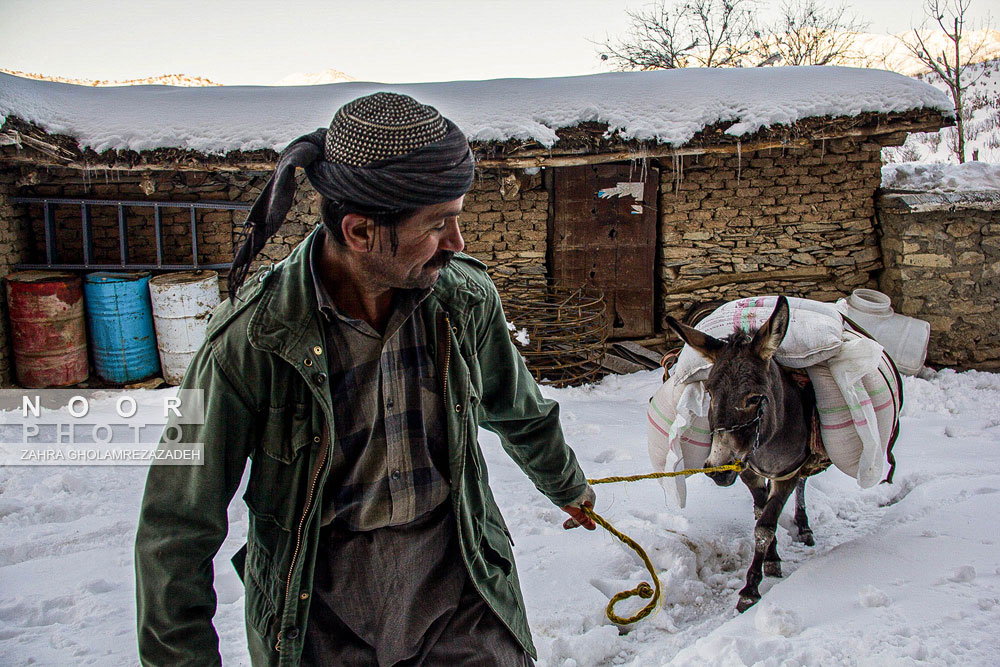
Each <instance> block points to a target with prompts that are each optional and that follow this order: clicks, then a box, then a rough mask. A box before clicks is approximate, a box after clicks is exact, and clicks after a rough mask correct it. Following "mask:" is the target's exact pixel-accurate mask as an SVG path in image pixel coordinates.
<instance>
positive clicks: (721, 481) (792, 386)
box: [667, 296, 830, 612]
mask: <svg viewBox="0 0 1000 667" xmlns="http://www.w3.org/2000/svg"><path fill="white" fill-rule="evenodd" d="M788 321H789V309H788V299H786V298H785V297H783V296H781V297H778V303H777V305H776V306H775V308H774V312H773V313H771V316H770V317H769V318H768V320H767V322H765V323H764V325H763V326H761V327H760V329H758V330H757V331H756V332H755V333H754V334H753V335H752V336H751V335H749V334H746V333H744V332H742V331H739V330H738V331H736V332H735V333H733V334H732V335H730V336H729V337H728V338H726V339H725V340H719V339H717V338H714V337H712V336H710V335H708V334H706V333H703V332H701V331H698V330H697V329H694V328H692V327H689V326H686V325H684V324H681V323H680V322H678V321H677V320H675V319H674V318H672V317H667V324H668V325H669V326H670V328H671V329H673V330H674V331H675V332H676V333H677V335H678V336H680V337H681V339H682V340H683V341H684V342H685V343H687V344H688V345H690V346H691V347H693V348H694V349H695V350H697V351H698V352H699V353H701V354H702V355H703V356H705V357H706V358H708V359H709V360H710V361H712V369H711V371H710V372H709V375H708V380H707V381H706V389H707V390H708V392H709V394H710V395H711V397H712V406H711V409H710V411H709V424H710V426H711V428H712V447H711V449H710V450H709V454H708V460H707V461H705V465H706V467H712V466H721V465H727V464H731V463H733V462H734V461H736V460H739V461H741V462H742V464H743V470H742V471H741V472H739V473H737V472H735V471H728V472H717V473H709V476H710V477H711V478H712V479H713V480H714V481H715V483H716V484H718V485H719V486H730V485H731V484H733V483H734V482H735V481H736V477H737V475H739V478H740V479H741V480H743V483H744V484H746V485H747V488H748V489H750V494H751V495H752V496H753V504H754V516H755V517H756V519H757V524H756V526H755V527H754V556H753V562H751V564H750V568H749V569H748V570H747V577H746V585H745V586H744V587H743V589H742V590H741V591H740V599H739V603H738V604H737V605H736V608H737V609H738V610H739V611H740V612H743V611H746V610H747V609H749V608H750V607H751V606H753V605H754V604H756V603H757V601H758V600H760V591H759V590H758V586H759V585H760V582H761V579H762V578H763V574H766V575H768V576H771V577H780V576H781V559H780V558H779V557H778V550H777V540H776V539H775V534H774V531H775V529H776V528H777V525H778V517H779V516H780V514H781V510H782V508H783V507H784V506H785V502H787V500H788V497H789V496H790V495H791V493H792V490H793V489H794V490H796V491H797V493H796V503H795V525H796V527H797V528H798V535H797V539H798V540H799V541H801V542H804V543H805V544H807V545H809V546H813V545H814V544H815V541H814V539H813V535H812V530H811V529H810V528H809V519H808V517H807V516H806V506H805V483H806V478H807V477H809V476H810V475H815V474H816V473H819V472H822V471H823V470H825V469H826V468H828V467H829V465H830V460H829V458H827V456H826V454H825V452H823V451H822V447H816V448H815V449H816V450H818V451H814V448H813V446H812V445H811V442H810V436H811V432H812V416H813V410H814V407H815V404H816V398H815V393H814V392H813V390H812V386H811V385H809V384H807V385H805V386H800V385H799V384H798V383H796V382H795V381H794V380H793V379H792V377H791V376H790V375H789V373H788V371H786V370H785V369H783V368H782V367H781V366H779V365H778V363H777V362H776V361H775V360H774V353H775V352H776V351H777V349H778V346H779V345H780V344H781V341H782V340H783V339H784V337H785V333H786V332H787V331H788ZM762 571H763V574H762Z"/></svg>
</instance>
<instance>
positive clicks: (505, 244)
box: [461, 171, 549, 290]
mask: <svg viewBox="0 0 1000 667" xmlns="http://www.w3.org/2000/svg"><path fill="white" fill-rule="evenodd" d="M548 217H549V192H548V190H547V189H545V187H544V186H543V185H542V178H541V176H540V175H538V174H536V175H525V174H524V173H523V172H518V173H498V172H493V171H491V172H488V173H485V174H484V173H477V174H476V181H475V183H473V186H472V189H471V190H470V191H469V194H467V195H466V196H465V208H464V210H463V212H462V217H461V227H462V236H463V237H464V238H465V252H466V253H468V254H470V255H472V256H473V257H475V258H477V259H479V260H481V261H483V262H485V263H486V264H487V265H488V266H489V272H490V275H491V276H492V277H493V279H494V280H495V281H496V282H497V284H498V285H499V287H500V289H501V290H502V289H503V286H504V284H505V283H506V282H508V281H515V282H516V281H518V279H523V278H528V279H531V278H539V277H544V276H545V274H546V261H545V257H546V251H547V248H548Z"/></svg>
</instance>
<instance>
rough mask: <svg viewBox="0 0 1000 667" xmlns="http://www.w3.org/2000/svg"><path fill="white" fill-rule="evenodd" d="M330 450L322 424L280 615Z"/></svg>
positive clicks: (286, 601)
mask: <svg viewBox="0 0 1000 667" xmlns="http://www.w3.org/2000/svg"><path fill="white" fill-rule="evenodd" d="M329 448H330V439H329V437H328V433H327V427H326V423H324V424H323V449H322V450H320V457H319V459H318V460H317V462H316V469H315V471H314V472H313V476H312V481H311V482H310V483H309V493H308V494H307V495H306V505H305V507H304V508H303V509H302V516H301V517H300V518H299V528H298V531H297V533H296V536H295V550H294V551H293V552H292V563H291V565H290V566H289V567H288V578H287V579H286V580H285V604H284V606H283V607H282V614H284V612H285V611H287V610H288V595H289V593H291V591H292V573H293V572H294V571H295V561H296V560H298V557H299V551H300V550H301V548H302V529H303V527H305V523H306V517H307V516H308V515H309V509H310V507H312V499H313V495H314V494H315V492H316V482H317V481H318V480H319V474H320V472H321V471H322V470H323V465H324V464H325V463H326V454H327V451H328V450H329ZM282 632H283V630H279V631H278V641H277V642H276V643H275V644H274V650H275V651H278V652H279V653H280V652H281V633H282Z"/></svg>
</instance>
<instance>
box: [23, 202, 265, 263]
mask: <svg viewBox="0 0 1000 667" xmlns="http://www.w3.org/2000/svg"><path fill="white" fill-rule="evenodd" d="M13 201H14V202H15V203H17V204H34V205H40V206H41V207H42V211H43V216H44V224H43V228H44V230H45V263H43V264H37V263H35V264H18V265H17V266H16V267H15V269H17V270H23V269H88V270H89V269H95V270H99V269H145V270H149V269H163V270H189V269H228V268H229V267H230V266H231V265H232V262H224V263H221V264H202V263H201V262H199V261H198V211H199V210H205V209H207V210H222V211H249V210H250V208H251V206H253V205H252V204H250V203H244V202H229V201H201V202H170V201H129V200H123V199H67V198H56V197H14V198H13ZM56 206H79V207H80V227H81V238H82V240H83V253H82V254H83V256H82V258H81V259H82V263H76V264H75V263H71V262H64V261H60V260H62V258H61V257H59V252H58V249H57V244H56V217H55V207H56ZM95 206H108V207H115V208H116V209H117V214H118V252H119V259H120V260H121V261H120V263H117V264H115V263H110V264H109V263H107V262H95V261H94V245H93V244H94V238H93V226H92V215H91V209H92V208H93V207H95ZM131 207H138V208H152V209H153V225H154V232H155V236H156V263H155V264H139V263H133V262H131V261H130V255H131V252H130V247H129V240H128V224H127V222H128V219H127V211H126V209H127V208H131ZM172 208H179V209H187V210H189V211H190V213H191V263H190V264H164V263H163V228H162V223H163V209H172Z"/></svg>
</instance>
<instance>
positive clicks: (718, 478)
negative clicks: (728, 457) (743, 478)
mask: <svg viewBox="0 0 1000 667" xmlns="http://www.w3.org/2000/svg"><path fill="white" fill-rule="evenodd" d="M705 474H706V475H708V476H709V477H710V478H711V479H712V481H713V482H715V483H716V484H718V485H719V486H732V485H733V482H735V481H736V478H737V477H739V476H740V474H739V473H738V472H736V471H735V470H725V471H723V472H707V473H705Z"/></svg>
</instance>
